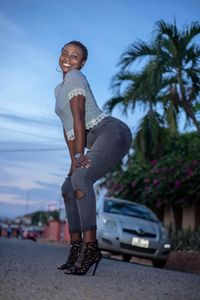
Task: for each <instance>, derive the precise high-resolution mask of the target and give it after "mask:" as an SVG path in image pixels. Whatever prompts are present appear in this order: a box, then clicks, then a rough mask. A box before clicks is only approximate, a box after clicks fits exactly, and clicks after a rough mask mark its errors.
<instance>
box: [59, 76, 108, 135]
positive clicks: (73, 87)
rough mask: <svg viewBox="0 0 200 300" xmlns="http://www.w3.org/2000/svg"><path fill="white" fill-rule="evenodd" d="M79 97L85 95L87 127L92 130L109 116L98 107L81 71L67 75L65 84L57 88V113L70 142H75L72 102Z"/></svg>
mask: <svg viewBox="0 0 200 300" xmlns="http://www.w3.org/2000/svg"><path fill="white" fill-rule="evenodd" d="M77 95H83V96H85V98H86V101H85V127H86V129H90V128H92V127H94V126H95V125H96V124H98V123H99V122H100V121H101V120H102V119H103V118H105V117H107V114H105V113H103V112H102V111H101V110H100V108H99V107H98V105H97V103H96V100H95V98H94V95H93V93H92V91H91V89H90V86H89V83H88V81H87V79H86V77H85V76H84V75H83V73H82V72H81V71H79V70H71V71H69V72H68V73H67V74H66V75H65V79H64V82H63V83H60V84H59V85H57V86H56V88H55V97H56V105H55V113H56V114H57V115H58V116H59V117H60V119H61V122H62V125H63V128H64V130H65V132H66V135H67V138H68V140H74V138H75V136H74V129H73V115H72V112H71V107H70V103H69V102H70V100H71V99H72V98H73V97H74V96H77Z"/></svg>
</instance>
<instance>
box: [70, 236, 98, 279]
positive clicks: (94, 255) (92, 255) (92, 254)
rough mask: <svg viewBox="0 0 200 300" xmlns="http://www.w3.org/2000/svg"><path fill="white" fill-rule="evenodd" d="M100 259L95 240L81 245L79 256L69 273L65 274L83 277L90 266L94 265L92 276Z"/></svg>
mask: <svg viewBox="0 0 200 300" xmlns="http://www.w3.org/2000/svg"><path fill="white" fill-rule="evenodd" d="M101 258H102V254H101V251H100V250H99V248H98V243H97V240H96V241H95V242H88V243H85V244H83V246H82V248H81V252H80V255H79V257H78V259H77V260H76V262H75V264H74V265H73V266H72V267H71V268H70V272H66V271H65V272H64V273H65V274H72V275H85V274H86V273H87V271H88V270H89V269H90V267H91V266H92V265H94V264H95V267H94V270H93V273H92V275H95V272H96V269H97V267H98V264H99V262H100V260H101Z"/></svg>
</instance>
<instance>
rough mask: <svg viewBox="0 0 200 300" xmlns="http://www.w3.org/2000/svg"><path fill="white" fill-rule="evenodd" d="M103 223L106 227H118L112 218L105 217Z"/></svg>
mask: <svg viewBox="0 0 200 300" xmlns="http://www.w3.org/2000/svg"><path fill="white" fill-rule="evenodd" d="M102 222H103V224H105V225H106V226H109V227H111V228H116V227H117V223H116V222H115V221H114V220H113V219H112V218H106V217H103V219H102Z"/></svg>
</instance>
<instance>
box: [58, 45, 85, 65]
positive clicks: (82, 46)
mask: <svg viewBox="0 0 200 300" xmlns="http://www.w3.org/2000/svg"><path fill="white" fill-rule="evenodd" d="M67 45H75V46H77V47H79V48H81V50H82V52H83V60H85V61H86V60H87V58H88V49H87V48H86V47H85V45H83V44H82V43H81V42H79V41H71V42H69V43H67V44H65V45H64V46H63V47H62V51H63V48H64V47H65V46H67Z"/></svg>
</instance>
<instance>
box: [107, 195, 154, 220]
mask: <svg viewBox="0 0 200 300" xmlns="http://www.w3.org/2000/svg"><path fill="white" fill-rule="evenodd" d="M104 211H105V212H106V213H112V214H117V215H123V216H130V217H134V218H139V219H143V220H148V221H152V222H158V219H157V218H156V216H154V214H153V213H151V211H149V210H147V209H146V208H145V207H143V206H139V205H136V204H134V203H133V204H130V203H127V202H124V203H123V202H118V201H115V200H110V199H109V200H105V201H104Z"/></svg>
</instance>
